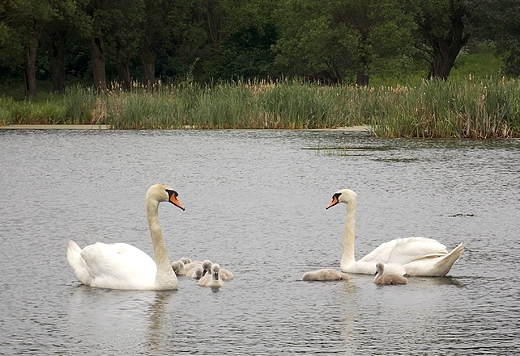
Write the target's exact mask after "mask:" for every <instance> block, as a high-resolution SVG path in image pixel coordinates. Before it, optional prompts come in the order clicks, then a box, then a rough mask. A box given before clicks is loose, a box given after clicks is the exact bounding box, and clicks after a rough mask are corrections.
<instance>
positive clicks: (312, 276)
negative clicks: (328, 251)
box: [302, 268, 349, 281]
mask: <svg viewBox="0 0 520 356" xmlns="http://www.w3.org/2000/svg"><path fill="white" fill-rule="evenodd" d="M340 280H349V277H348V276H347V275H346V274H344V273H341V272H339V271H336V270H335V269H330V268H327V269H319V270H317V271H310V272H305V273H304V274H303V276H302V281H340Z"/></svg>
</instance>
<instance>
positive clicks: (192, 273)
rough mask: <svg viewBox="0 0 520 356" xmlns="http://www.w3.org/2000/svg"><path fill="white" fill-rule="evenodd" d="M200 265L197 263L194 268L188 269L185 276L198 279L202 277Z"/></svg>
mask: <svg viewBox="0 0 520 356" xmlns="http://www.w3.org/2000/svg"><path fill="white" fill-rule="evenodd" d="M202 271H203V270H202V265H201V264H200V263H199V264H198V265H197V266H195V268H192V269H190V270H189V271H188V272H186V277H188V278H195V279H200V277H202Z"/></svg>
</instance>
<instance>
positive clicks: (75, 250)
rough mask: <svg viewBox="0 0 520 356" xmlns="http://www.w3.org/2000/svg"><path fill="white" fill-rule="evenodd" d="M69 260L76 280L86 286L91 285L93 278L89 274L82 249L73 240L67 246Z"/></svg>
mask: <svg viewBox="0 0 520 356" xmlns="http://www.w3.org/2000/svg"><path fill="white" fill-rule="evenodd" d="M67 260H68V261H69V264H70V266H71V267H72V270H73V271H74V274H75V275H76V278H77V279H78V280H79V281H80V282H81V283H82V284H85V285H90V280H91V277H90V275H89V274H88V270H87V266H86V265H85V261H83V258H82V257H81V248H80V247H79V246H78V244H77V243H75V242H74V241H72V240H69V243H68V246H67Z"/></svg>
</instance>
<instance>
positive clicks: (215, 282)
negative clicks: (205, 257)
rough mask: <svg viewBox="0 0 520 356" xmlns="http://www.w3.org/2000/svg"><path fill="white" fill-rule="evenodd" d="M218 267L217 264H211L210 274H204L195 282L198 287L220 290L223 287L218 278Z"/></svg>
mask: <svg viewBox="0 0 520 356" xmlns="http://www.w3.org/2000/svg"><path fill="white" fill-rule="evenodd" d="M219 272H220V266H219V265H218V264H216V263H215V264H213V265H212V266H211V272H210V273H209V274H206V276H204V277H203V278H201V279H199V281H198V282H197V283H198V285H199V286H202V287H212V288H220V287H222V286H223V285H224V282H222V279H221V278H220V277H219Z"/></svg>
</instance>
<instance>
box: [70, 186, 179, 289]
mask: <svg viewBox="0 0 520 356" xmlns="http://www.w3.org/2000/svg"><path fill="white" fill-rule="evenodd" d="M177 195H178V194H177V192H176V191H174V190H173V189H172V188H170V187H168V186H166V185H163V184H155V185H152V186H151V187H150V188H149V189H148V191H147V192H146V216H147V218H148V226H149V228H150V234H151V237H152V245H153V252H154V257H155V261H154V260H153V259H152V258H151V257H150V256H148V255H147V254H146V253H144V252H143V251H141V250H140V249H138V248H136V247H134V246H132V245H129V244H126V243H114V244H104V243H101V242H97V243H96V244H94V245H89V246H86V247H85V248H83V250H81V249H80V248H79V246H78V245H77V244H76V243H75V242H74V241H69V244H68V249H67V260H68V261H69V264H70V266H71V267H72V270H73V271H74V274H75V275H76V277H77V278H78V280H79V281H80V282H81V283H83V284H84V285H87V286H91V287H98V288H109V289H132V290H173V289H177V287H178V281H177V277H176V276H175V273H174V272H173V269H172V268H171V266H170V261H169V260H168V254H167V251H166V245H165V243H164V239H163V235H162V231H161V227H160V225H159V214H158V212H159V211H158V209H159V203H161V202H170V203H172V204H174V205H175V206H177V207H178V208H180V209H182V210H184V207H183V206H182V204H181V202H180V201H179V200H178V199H177Z"/></svg>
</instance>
